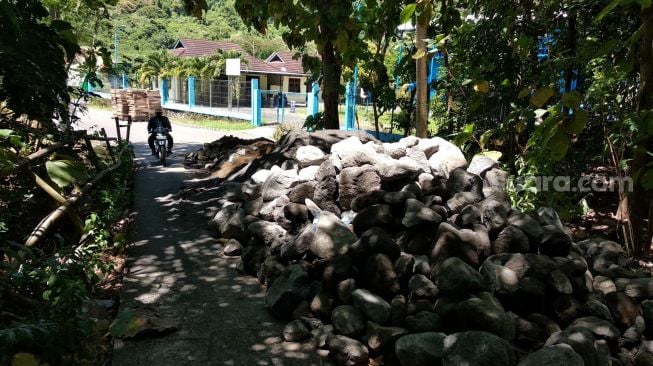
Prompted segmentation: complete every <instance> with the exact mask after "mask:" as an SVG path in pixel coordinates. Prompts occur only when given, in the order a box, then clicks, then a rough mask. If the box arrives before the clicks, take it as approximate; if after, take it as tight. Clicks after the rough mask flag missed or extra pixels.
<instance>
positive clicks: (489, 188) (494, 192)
mask: <svg viewBox="0 0 653 366" xmlns="http://www.w3.org/2000/svg"><path fill="white" fill-rule="evenodd" d="M508 176H509V174H508V172H506V171H503V170H501V169H498V168H494V169H491V170H488V171H486V172H485V177H483V195H484V196H485V197H495V198H501V197H505V195H506V184H507V182H508Z"/></svg>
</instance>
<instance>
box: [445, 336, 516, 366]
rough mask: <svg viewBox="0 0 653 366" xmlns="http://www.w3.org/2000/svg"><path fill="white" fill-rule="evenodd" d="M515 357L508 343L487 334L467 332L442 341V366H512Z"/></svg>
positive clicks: (514, 363) (514, 362)
mask: <svg viewBox="0 0 653 366" xmlns="http://www.w3.org/2000/svg"><path fill="white" fill-rule="evenodd" d="M516 364H517V357H516V355H515V351H514V350H513V348H512V346H511V345H510V343H508V342H507V341H505V340H504V339H502V338H499V337H497V336H496V335H494V334H492V333H488V332H480V331H468V332H462V333H454V334H451V335H448V336H447V337H446V338H445V339H444V355H443V362H442V365H443V366H457V365H474V366H493V365H504V366H512V365H516Z"/></svg>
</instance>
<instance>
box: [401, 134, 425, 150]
mask: <svg viewBox="0 0 653 366" xmlns="http://www.w3.org/2000/svg"><path fill="white" fill-rule="evenodd" d="M419 141H420V138H419V137H415V136H406V137H404V138H402V139H401V140H399V142H401V143H403V144H405V145H406V147H413V146H415V145H417V144H419Z"/></svg>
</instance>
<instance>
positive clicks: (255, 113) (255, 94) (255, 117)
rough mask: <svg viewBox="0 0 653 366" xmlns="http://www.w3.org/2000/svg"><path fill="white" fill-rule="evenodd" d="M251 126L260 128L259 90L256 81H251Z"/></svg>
mask: <svg viewBox="0 0 653 366" xmlns="http://www.w3.org/2000/svg"><path fill="white" fill-rule="evenodd" d="M252 125H254V126H257V127H261V90H260V89H259V88H258V79H252Z"/></svg>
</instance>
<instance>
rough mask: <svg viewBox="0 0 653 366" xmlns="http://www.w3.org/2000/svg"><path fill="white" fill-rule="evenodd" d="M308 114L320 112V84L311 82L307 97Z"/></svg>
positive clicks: (312, 114)
mask: <svg viewBox="0 0 653 366" xmlns="http://www.w3.org/2000/svg"><path fill="white" fill-rule="evenodd" d="M307 108H308V115H309V116H314V115H316V114H318V113H320V85H319V84H318V83H313V89H312V90H311V95H310V96H309V97H308V106H307Z"/></svg>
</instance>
